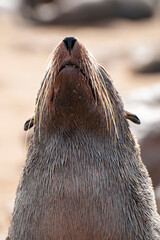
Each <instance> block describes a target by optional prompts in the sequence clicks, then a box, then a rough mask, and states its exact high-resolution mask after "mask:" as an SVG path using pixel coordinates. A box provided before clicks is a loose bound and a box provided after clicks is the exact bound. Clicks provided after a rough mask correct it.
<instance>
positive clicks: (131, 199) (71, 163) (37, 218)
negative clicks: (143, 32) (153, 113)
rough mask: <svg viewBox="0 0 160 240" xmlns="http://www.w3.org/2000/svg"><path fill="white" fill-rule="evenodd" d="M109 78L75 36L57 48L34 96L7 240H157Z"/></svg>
mask: <svg viewBox="0 0 160 240" xmlns="http://www.w3.org/2000/svg"><path fill="white" fill-rule="evenodd" d="M126 119H129V120H131V121H133V122H135V123H140V121H139V119H138V118H137V116H136V115H134V114H131V113H129V112H127V111H125V110H124V107H123V103H122V100H121V98H120V96H119V95H118V93H117V91H116V90H115V88H114V86H113V84H112V81H111V80H110V77H109V75H108V74H107V72H106V71H105V70H104V69H103V68H102V67H101V66H100V65H98V64H97V63H96V61H95V60H94V59H93V58H92V57H91V56H90V54H89V52H88V51H87V50H86V48H85V47H84V46H83V45H82V44H81V43H80V42H79V41H78V40H77V39H76V38H73V37H67V38H65V39H64V40H63V41H62V42H61V43H60V44H59V45H58V46H57V48H56V50H55V51H54V53H53V57H52V59H51V61H50V64H49V67H48V70H47V72H46V74H45V77H44V79H43V81H42V84H41V87H40V90H39V92H38V95H37V100H36V107H35V114H34V117H32V118H30V119H29V120H28V121H27V122H26V123H25V126H24V129H25V130H28V129H29V128H31V127H32V126H34V135H33V139H32V140H31V142H30V146H29V149H28V154H27V160H26V163H25V167H24V169H23V174H22V177H21V179H20V182H19V186H18V189H17V195H16V200H15V206H14V211H13V216H12V220H11V225H10V228H9V237H8V239H10V240H17V239H19V240H22V239H23V240H28V239H33V240H48V239H50V240H62V239H65V240H72V239H73V240H75V239H76V240H88V239H92V240H98V239H101V240H113V239H114V240H121V239H123V240H124V239H144V240H156V239H160V218H159V215H158V213H157V209H156V204H155V199H154V193H153V189H152V184H151V180H150V178H149V176H148V172H147V170H146V168H145V166H144V165H143V163H142V161H141V158H140V153H139V147H138V146H137V144H136V141H135V139H134V137H133V136H132V134H131V132H130V128H129V125H128V122H127V120H126Z"/></svg>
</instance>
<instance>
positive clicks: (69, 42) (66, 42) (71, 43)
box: [63, 37, 77, 53]
mask: <svg viewBox="0 0 160 240" xmlns="http://www.w3.org/2000/svg"><path fill="white" fill-rule="evenodd" d="M76 41H77V39H76V38H75V37H66V38H64V39H63V43H64V45H65V47H66V48H67V50H68V52H69V53H71V51H72V49H73V47H74V44H75V42H76Z"/></svg>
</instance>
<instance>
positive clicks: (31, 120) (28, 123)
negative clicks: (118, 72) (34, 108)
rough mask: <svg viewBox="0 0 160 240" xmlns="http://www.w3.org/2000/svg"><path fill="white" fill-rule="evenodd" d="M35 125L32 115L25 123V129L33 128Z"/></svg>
mask: <svg viewBox="0 0 160 240" xmlns="http://www.w3.org/2000/svg"><path fill="white" fill-rule="evenodd" d="M33 125H34V117H31V118H30V119H28V120H27V121H26V122H25V124H24V131H27V130H29V129H30V128H32V127H33Z"/></svg>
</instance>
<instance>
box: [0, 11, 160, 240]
mask: <svg viewBox="0 0 160 240" xmlns="http://www.w3.org/2000/svg"><path fill="white" fill-rule="evenodd" d="M159 22H160V19H158V18H155V19H151V20H146V21H139V22H130V21H116V22H114V23H112V24H109V25H108V24H107V23H103V24H102V25H101V26H96V27H94V26H92V27H72V28H71V27H56V26H50V27H40V26H33V25H30V24H28V23H25V22H24V21H23V20H22V19H19V18H15V17H13V16H9V15H6V14H2V13H0V66H1V67H0V114H1V117H0V120H1V124H0V240H1V239H4V238H5V236H6V235H7V229H8V226H9V221H10V217H11V212H12V208H13V204H14V198H15V191H16V187H17V184H18V179H19V176H20V173H21V170H22V166H23V165H24V161H25V155H26V149H25V133H24V131H23V125H24V122H25V120H27V119H28V118H29V117H30V116H32V114H33V111H34V102H35V97H36V93H37V90H38V88H39V86H40V82H41V80H42V77H43V74H44V72H45V69H46V66H47V59H48V57H49V55H50V53H51V51H52V50H53V49H54V48H55V46H56V45H57V44H58V43H59V41H61V40H62V39H63V38H64V37H65V36H76V37H78V38H79V39H80V40H81V41H82V42H83V43H84V44H85V45H86V46H87V47H88V48H89V50H90V51H91V53H92V54H93V55H94V57H95V58H96V59H97V60H98V61H99V62H100V63H102V65H103V66H104V67H105V68H106V70H107V71H108V72H109V73H110V75H111V76H112V78H113V80H114V83H115V86H116V87H117V89H118V91H119V92H120V94H121V95H124V94H126V93H127V92H128V91H129V90H131V89H135V88H137V87H140V86H144V85H145V86H146V85H152V84H154V83H156V82H158V81H160V75H159V74H155V75H135V74H134V73H133V72H132V71H131V69H130V61H129V58H128V55H129V54H130V52H131V51H134V48H135V47H136V46H139V45H141V44H142V45H143V44H151V45H155V44H157V43H158V42H160V27H159Z"/></svg>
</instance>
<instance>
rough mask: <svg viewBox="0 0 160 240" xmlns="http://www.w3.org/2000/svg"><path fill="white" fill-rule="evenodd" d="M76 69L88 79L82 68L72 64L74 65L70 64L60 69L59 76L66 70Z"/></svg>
mask: <svg viewBox="0 0 160 240" xmlns="http://www.w3.org/2000/svg"><path fill="white" fill-rule="evenodd" d="M70 67H71V68H76V69H77V70H79V72H81V73H82V74H83V76H84V77H85V78H86V79H87V76H86V75H85V73H84V72H83V71H82V69H81V68H80V67H78V66H77V65H75V64H72V63H68V64H64V65H62V66H61V67H60V70H59V72H58V74H59V73H60V72H61V71H62V70H63V69H65V68H70Z"/></svg>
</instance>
